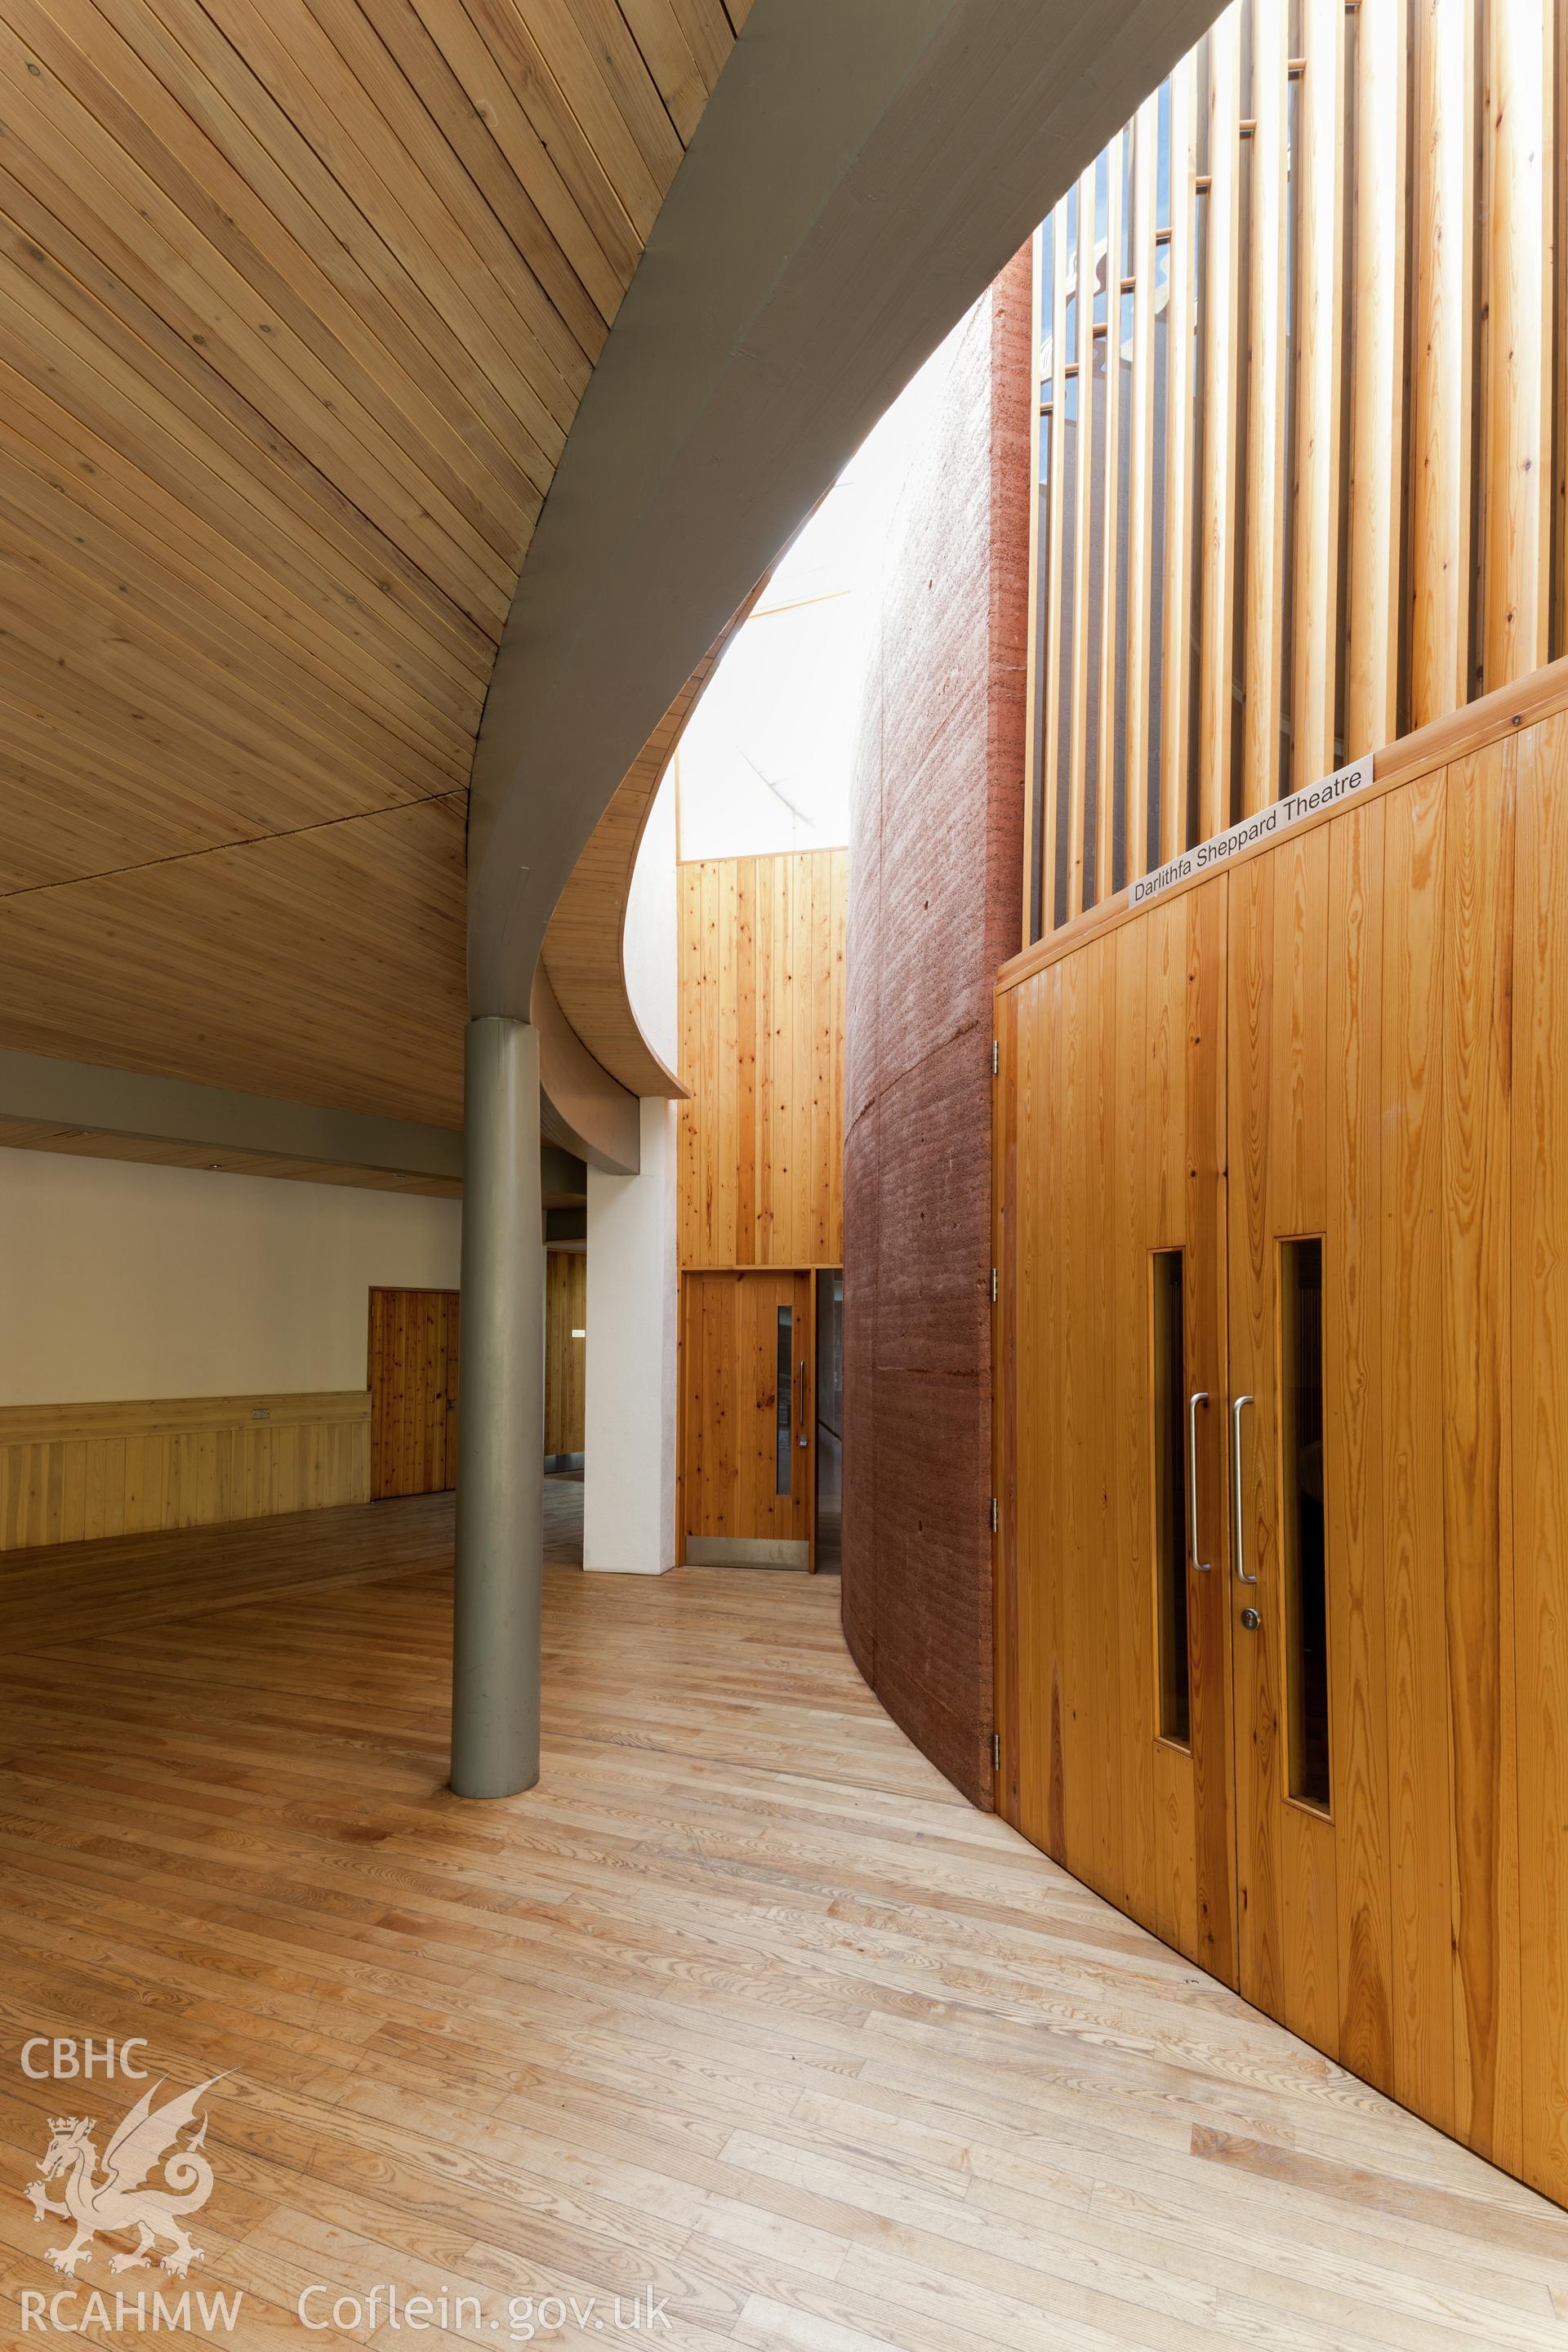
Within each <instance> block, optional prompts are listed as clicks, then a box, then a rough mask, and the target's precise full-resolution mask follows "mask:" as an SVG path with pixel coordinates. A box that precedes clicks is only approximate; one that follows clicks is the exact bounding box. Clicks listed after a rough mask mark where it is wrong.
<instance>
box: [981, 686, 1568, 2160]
mask: <svg viewBox="0 0 1568 2352" xmlns="http://www.w3.org/2000/svg"><path fill="white" fill-rule="evenodd" d="M1564 905H1568V717H1565V718H1563V719H1557V720H1554V721H1552V722H1551V723H1550V724H1548V725H1544V726H1541V727H1538V728H1536V729H1534V730H1530V731H1528V732H1526V733H1524V734H1522V735H1521V736H1516V737H1514V738H1512V739H1510V740H1509V741H1507V742H1506V743H1503V744H1500V745H1497V746H1495V747H1493V748H1492V749H1490V750H1488V751H1484V752H1481V753H1479V754H1477V755H1475V756H1473V757H1471V758H1469V759H1467V760H1465V761H1459V762H1456V763H1454V764H1451V765H1449V766H1447V768H1442V767H1439V768H1437V769H1436V770H1435V771H1433V772H1429V773H1426V774H1425V775H1418V776H1415V777H1413V778H1412V779H1411V780H1410V781H1409V782H1405V783H1403V784H1401V785H1399V786H1398V787H1397V788H1395V789H1392V790H1390V791H1388V792H1386V793H1378V794H1377V795H1376V796H1375V797H1370V798H1368V799H1366V800H1365V801H1364V802H1362V803H1352V804H1351V805H1350V806H1349V807H1347V808H1346V809H1345V810H1344V811H1343V812H1342V814H1338V815H1336V816H1335V817H1333V819H1332V820H1331V821H1330V822H1326V823H1322V824H1301V825H1300V827H1299V829H1297V830H1296V831H1295V832H1294V833H1293V834H1292V835H1287V836H1286V838H1285V839H1284V840H1283V841H1282V842H1281V843H1279V845H1276V846H1271V847H1269V848H1268V850H1266V851H1264V852H1262V853H1260V854H1255V855H1253V856H1250V857H1248V858H1247V859H1246V860H1244V861H1243V862H1241V863H1239V864H1238V865H1237V866H1236V867H1235V868H1234V870H1232V871H1230V872H1229V873H1225V872H1223V871H1222V872H1221V873H1220V874H1219V875H1218V876H1216V877H1215V878H1213V879H1210V880H1206V881H1202V882H1199V883H1197V884H1196V885H1194V886H1193V887H1189V888H1187V889H1185V890H1184V891H1183V892H1181V893H1180V894H1179V895H1176V896H1174V897H1173V898H1170V899H1168V900H1166V901H1163V902H1160V901H1157V902H1155V904H1154V905H1152V907H1151V908H1148V909H1147V910H1144V911H1141V912H1138V913H1136V914H1129V915H1127V916H1126V917H1124V918H1122V919H1120V920H1113V921H1111V922H1110V923H1109V924H1107V925H1104V926H1102V927H1101V928H1100V929H1099V930H1098V931H1094V932H1091V933H1090V935H1089V936H1088V937H1086V938H1085V939H1084V940H1082V941H1081V943H1080V944H1078V945H1073V944H1071V942H1070V941H1069V942H1068V943H1066V944H1065V945H1064V947H1063V950H1062V951H1061V952H1060V953H1059V954H1058V955H1057V956H1056V957H1055V959H1054V960H1053V961H1047V962H1046V963H1045V965H1044V967H1043V968H1042V969H1037V970H1035V971H1032V972H1029V973H1027V974H1026V976H1024V977H1023V978H1021V979H1020V980H1019V982H1017V983H1016V985H1013V986H1010V987H1004V989H1003V991H1002V992H1001V994H1000V996H999V1000H998V1009H999V1038H1000V1043H1001V1055H1000V1060H1001V1071H1000V1076H999V1079H998V1088H997V1147H998V1150H997V1159H998V1216H999V1242H998V1251H999V1262H1000V1273H1001V1281H1000V1286H999V1308H998V1315H999V1329H998V1343H999V1363H1000V1380H999V1409H998V1457H999V1459H998V1485H999V1490H1000V1498H1001V1541H1000V1549H999V1576H998V1661H999V1669H998V1691H997V1700H998V1720H999V1724H1000V1727H1001V1731H1002V1765H1001V1770H1000V1773H999V1781H998V1797H999V1802H1000V1804H1001V1807H1002V1810H1003V1811H1005V1813H1007V1815H1008V1816H1009V1817H1010V1818H1011V1819H1012V1820H1014V1821H1015V1822H1016V1824H1017V1825H1018V1826H1019V1827H1020V1828H1021V1829H1022V1830H1023V1831H1024V1832H1026V1835H1028V1836H1029V1837H1031V1838H1032V1839H1034V1840H1035V1842H1036V1843H1038V1844H1040V1845H1041V1846H1043V1847H1044V1848H1045V1849H1046V1850H1047V1852H1048V1853H1051V1854H1053V1855H1054V1856H1056V1857H1057V1859H1058V1860H1059V1861H1060V1862H1062V1863H1063V1864H1065V1865H1066V1867H1067V1868H1068V1869H1069V1870H1070V1871H1072V1872H1073V1873H1074V1874H1075V1875H1077V1876H1079V1877H1080V1878H1082V1879H1084V1880H1086V1881H1087V1882H1088V1883H1089V1885H1092V1886H1094V1887H1096V1888H1098V1889H1099V1890H1100V1892H1102V1893H1103V1894H1105V1895H1108V1896H1109V1897H1110V1899H1111V1900H1112V1901H1113V1902H1115V1903H1117V1904H1118V1905H1120V1906H1121V1907H1122V1908H1123V1909H1125V1910H1126V1911H1128V1912H1130V1913H1131V1915H1132V1916H1134V1917H1136V1918H1138V1919H1141V1920H1142V1921H1143V1922H1144V1923H1145V1924H1146V1925H1147V1926H1148V1927H1151V1928H1152V1929H1153V1930H1154V1931H1155V1932H1156V1933H1157V1934H1158V1935H1160V1936H1161V1937H1163V1938H1164V1939H1165V1940H1166V1941H1167V1942H1169V1943H1171V1944H1173V1945H1174V1946H1176V1947H1177V1948H1179V1949H1180V1950H1182V1951H1183V1952H1184V1953H1187V1954H1188V1955H1190V1956H1191V1957H1192V1958H1194V1960H1196V1961H1198V1962H1200V1963H1201V1964H1202V1965H1203V1966H1204V1967H1205V1969H1210V1970H1211V1971H1212V1972H1213V1973H1214V1974H1215V1975H1216V1976H1219V1977H1221V1978H1223V1979H1225V1980H1226V1982H1228V1983H1231V1984H1233V1985H1235V1986H1237V1988H1238V1989H1239V1990H1240V1991H1241V1992H1242V1993H1243V1994H1244V1995H1245V1996H1246V1997H1247V1999H1248V2000H1252V2001H1254V2002H1256V2003H1257V2004H1258V2006H1259V2007H1260V2008H1262V2009H1264V2010H1266V2011H1269V2012H1270V2013H1271V2014H1272V2015H1274V2016H1276V2017H1277V2018H1279V2019H1280V2020H1281V2021H1283V2022H1284V2023H1285V2024H1287V2025H1288V2026H1289V2027H1290V2028H1292V2030H1294V2031H1295V2032H1298V2033H1300V2035H1302V2036H1303V2037H1304V2038H1305V2039H1306V2040H1308V2041H1310V2042H1313V2043H1314V2044H1316V2045H1317V2047H1318V2048H1320V2049H1321V2050H1323V2051H1325V2052H1327V2053H1330V2054H1331V2055H1332V2056H1334V2057H1336V2058H1338V2059H1339V2060H1340V2061H1341V2062H1342V2063H1344V2064H1345V2065H1347V2066H1348V2067H1350V2068H1351V2069H1352V2070H1353V2071H1354V2072H1355V2073H1357V2074H1361V2075H1363V2077H1365V2078H1366V2079H1367V2080H1368V2081H1370V2082H1372V2083H1374V2084H1377V2085H1379V2086H1380V2087H1382V2088H1383V2089H1384V2090H1386V2091H1388V2092H1389V2093H1390V2094H1392V2095H1394V2097H1396V2098H1398V2099H1400V2100H1401V2101H1403V2102H1404V2103H1405V2105H1409V2106H1412V2107H1414V2108H1415V2109H1416V2110H1417V2111H1419V2112H1420V2113H1422V2114H1424V2115H1426V2116H1428V2117H1429V2118H1430V2119H1431V2120H1432V2121H1433V2122H1435V2123H1436V2124H1438V2125H1439V2126H1442V2127H1443V2128H1444V2129H1445V2130H1447V2131H1449V2132H1451V2133H1453V2134H1455V2135H1456V2136H1457V2137H1460V2138H1462V2139H1464V2140H1465V2141H1467V2142H1468V2144H1469V2145H1470V2146H1472V2147H1475V2148H1477V2149H1479V2151H1480V2152H1481V2153H1482V2154H1484V2155H1486V2156H1489V2157H1490V2158H1493V2159H1494V2160H1495V2161H1497V2162H1499V2163H1500V2164H1502V2165H1504V2166H1505V2167H1507V2168H1509V2169H1510V2170H1512V2171H1515V2172H1517V2173H1520V2174H1521V2175H1522V2177H1524V2178H1526V2179H1531V2181H1533V2182H1534V2183H1535V2184H1536V2185H1538V2186H1540V2187H1542V2188H1543V2189H1547V2190H1548V2191H1549V2193H1551V2194H1552V2195H1555V2196H1557V2197H1558V2198H1559V2199H1564V2198H1568V1418H1565V1415H1568V920H1565V919H1564V916H1563V907H1564Z"/></svg>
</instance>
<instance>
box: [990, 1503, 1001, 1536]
mask: <svg viewBox="0 0 1568 2352" xmlns="http://www.w3.org/2000/svg"><path fill="white" fill-rule="evenodd" d="M1001 1525H1002V1514H1001V1512H1000V1511H999V1510H998V1509H997V1507H996V1497H995V1496H994V1495H993V1496H992V1497H991V1532H992V1534H993V1535H995V1534H996V1532H997V1530H998V1529H999V1528H1000V1527H1001Z"/></svg>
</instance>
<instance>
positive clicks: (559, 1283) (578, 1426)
mask: <svg viewBox="0 0 1568 2352" xmlns="http://www.w3.org/2000/svg"><path fill="white" fill-rule="evenodd" d="M587 1328H588V1255H587V1252H586V1251H585V1250H563V1249H552V1250H547V1251H546V1252H545V1254H544V1451H545V1453H546V1454H581V1453H582V1451H583V1433H584V1419H585V1415H586V1410H587V1396H586V1386H585V1383H586V1380H587V1357H588V1348H587V1341H586V1340H585V1339H584V1338H583V1336H582V1335H583V1333H584V1332H585V1331H586V1329H587ZM574 1333H576V1335H577V1336H576V1337H575V1338H574V1336H573V1334H574Z"/></svg>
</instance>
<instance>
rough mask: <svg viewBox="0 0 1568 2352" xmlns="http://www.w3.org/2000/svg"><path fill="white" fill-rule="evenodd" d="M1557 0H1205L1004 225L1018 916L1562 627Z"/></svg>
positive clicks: (1054, 906) (1564, 452)
mask: <svg viewBox="0 0 1568 2352" xmlns="http://www.w3.org/2000/svg"><path fill="white" fill-rule="evenodd" d="M1565 68H1568V0H1360V4H1359V5H1356V4H1355V0H1352V5H1349V6H1348V7H1347V6H1346V5H1344V0H1232V5H1230V6H1229V7H1228V8H1227V9H1226V11H1225V13H1224V15H1223V16H1220V18H1219V19H1218V21H1217V22H1216V23H1215V26H1213V28H1212V30H1211V31H1210V32H1209V33H1207V34H1206V35H1205V37H1204V39H1203V40H1202V41H1200V42H1199V44H1198V46H1197V47H1196V48H1195V49H1194V50H1193V51H1192V52H1191V54H1190V55H1189V56H1188V57H1186V58H1184V59H1183V60H1182V62H1181V64H1180V65H1179V66H1178V67H1177V68H1176V69H1175V70H1174V72H1173V74H1172V76H1171V77H1170V79H1169V80H1168V81H1166V82H1165V83H1164V84H1163V85H1162V87H1161V88H1160V89H1159V90H1158V91H1157V92H1156V93H1155V94H1154V95H1153V96H1152V98H1151V99H1150V100H1148V101H1147V102H1146V103H1145V104H1144V105H1143V106H1142V108H1141V109H1140V110H1139V112H1138V114H1137V115H1136V117H1135V118H1134V120H1133V121H1131V122H1130V123H1128V124H1127V126H1126V127H1125V129H1124V130H1122V131H1120V132H1118V134H1117V136H1116V137H1115V138H1114V139H1113V140H1112V141H1111V142H1110V146H1109V147H1108V148H1107V149H1106V150H1105V151H1104V152H1103V153H1102V154H1101V155H1100V156H1099V157H1098V158H1097V159H1096V161H1095V162H1094V163H1091V164H1090V165H1089V168H1088V170H1087V171H1086V172H1084V173H1083V174H1082V175H1081V177H1080V178H1079V180H1078V181H1077V182H1075V184H1073V186H1072V187H1070V188H1069V189H1068V191H1067V194H1065V195H1064V197H1063V198H1062V200H1061V202H1060V203H1059V204H1058V205H1057V207H1056V208H1055V210H1054V211H1053V212H1052V214H1051V215H1050V216H1049V217H1048V219H1047V221H1046V222H1045V224H1044V225H1043V226H1042V228H1041V229H1040V231H1039V234H1038V236H1037V241H1036V257H1037V258H1036V284H1037V302H1036V329H1037V335H1036V340H1037V350H1038V355H1039V368H1038V400H1037V420H1036V433H1035V452H1036V479H1037V502H1036V512H1035V520H1034V550H1033V562H1032V568H1031V597H1032V605H1031V614H1032V625H1031V631H1030V661H1031V680H1030V745H1031V759H1032V762H1033V773H1032V777H1031V789H1030V792H1029V794H1028V797H1027V812H1028V831H1029V840H1028V844H1027V851H1026V890H1025V925H1026V936H1027V937H1028V938H1029V939H1030V940H1035V939H1038V938H1039V937H1040V936H1041V935H1042V934H1043V933H1044V932H1047V931H1049V930H1052V929H1056V928H1057V927H1058V925H1060V924H1061V923H1063V922H1065V921H1067V920H1068V919H1070V918H1071V917H1072V916H1073V915H1075V914H1077V913H1079V912H1080V911H1081V910H1082V908H1085V907H1088V906H1092V905H1095V904H1097V903H1098V902H1099V901H1100V900H1102V899H1104V898H1108V897H1109V896H1110V895H1111V893H1112V892H1113V891H1115V890H1118V889H1120V888H1121V887H1122V886H1123V885H1124V884H1126V883H1128V882H1131V881H1134V880H1136V879H1137V878H1138V877H1140V876H1142V875H1143V874H1146V873H1148V872H1149V871H1150V870H1151V868H1152V867H1153V866H1156V865H1158V864H1160V863H1161V862H1162V861H1163V859H1164V858H1167V857H1170V856H1173V855H1175V854H1176V853H1177V852H1178V851H1179V850H1182V849H1184V848H1190V847H1192V846H1194V845H1195V844H1196V843H1198V842H1201V841H1204V840H1206V839H1208V838H1209V837H1211V836H1212V835H1215V833H1218V832H1220V831H1222V830H1223V829H1224V827H1225V826H1226V825H1227V824H1232V823H1234V822H1235V821H1236V820H1237V818H1239V817H1241V816H1243V815H1245V814H1250V813H1252V812H1253V811H1255V810H1258V809H1259V808H1262V807H1265V806H1267V805H1268V803H1270V802H1271V801H1273V800H1275V799H1277V798H1279V796H1280V795H1281V794H1282V793H1289V792H1290V791H1292V790H1294V789H1296V788H1298V787H1300V785H1303V784H1310V783H1313V782H1317V781H1318V780H1319V779H1320V778H1321V777H1322V776H1323V775H1325V774H1327V773H1328V772H1330V771H1331V770H1332V769H1333V768H1335V767H1337V766H1340V765H1342V763H1343V762H1344V761H1347V760H1353V759H1356V758H1359V757H1361V756H1362V755H1363V753H1366V752H1369V751H1373V749H1375V748H1376V747H1377V746H1378V745H1380V744H1383V743H1386V742H1388V741H1389V740H1392V739H1393V738H1394V737H1396V736H1398V735H1401V734H1403V733H1405V732H1407V731H1408V730H1410V729H1412V728H1415V727H1419V726H1423V725H1425V724H1426V723H1427V722H1428V721H1430V720H1432V719H1440V718H1443V717H1446V716H1447V714H1448V713H1449V712H1450V711H1453V710H1455V709H1458V708H1459V707H1460V706H1461V705H1462V704H1464V703H1466V702H1468V701H1470V700H1472V699H1474V698H1476V697H1477V696H1478V695H1480V694H1482V693H1484V692H1486V691H1488V690H1489V689H1490V688H1495V687H1500V686H1506V685H1510V684H1511V683H1512V682H1514V681H1515V680H1517V679H1519V678H1521V677H1525V676H1527V675H1528V674H1529V673H1530V672H1531V671H1532V670H1534V669H1536V668H1538V667H1540V666H1541V665H1542V663H1544V662H1546V661H1548V660H1550V659H1552V658H1553V657H1555V656H1557V655H1558V654H1560V653H1562V652H1563V651H1564V650H1565V646H1568V637H1565V629H1568V571H1565V565H1568V554H1565V541H1568V530H1565V506H1568V229H1565V226H1564V223H1565V217H1568V165H1565V163H1564V161H1563V152H1562V149H1563V135H1564V131H1565V130H1568V123H1565V122H1564V121H1563V115H1564V112H1565V111H1568V100H1565V98H1564V85H1565Z"/></svg>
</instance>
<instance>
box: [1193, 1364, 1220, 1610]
mask: <svg viewBox="0 0 1568 2352" xmlns="http://www.w3.org/2000/svg"><path fill="white" fill-rule="evenodd" d="M1208 1401H1209V1392H1208V1391H1207V1389H1194V1391H1193V1393H1192V1395H1191V1396H1190V1397H1189V1398H1188V1399H1187V1554H1188V1557H1189V1559H1191V1560H1192V1563H1193V1566H1194V1568H1195V1569H1196V1570H1198V1572H1199V1574H1200V1575H1203V1576H1206V1575H1207V1574H1208V1572H1209V1570H1210V1569H1211V1568H1212V1567H1213V1566H1214V1562H1213V1561H1212V1560H1208V1559H1199V1558H1198V1407H1199V1405H1201V1404H1207V1402H1208Z"/></svg>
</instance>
